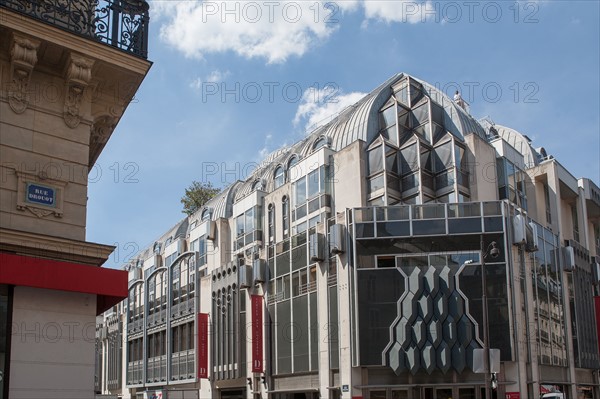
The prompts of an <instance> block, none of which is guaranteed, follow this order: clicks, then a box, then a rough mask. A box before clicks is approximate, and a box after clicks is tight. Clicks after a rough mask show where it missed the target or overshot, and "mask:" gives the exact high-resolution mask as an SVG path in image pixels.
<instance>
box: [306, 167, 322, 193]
mask: <svg viewBox="0 0 600 399" xmlns="http://www.w3.org/2000/svg"><path fill="white" fill-rule="evenodd" d="M318 192H319V169H317V170H313V171H312V172H310V173H309V174H308V198H312V197H313V196H314V195H316V194H317V193H318Z"/></svg>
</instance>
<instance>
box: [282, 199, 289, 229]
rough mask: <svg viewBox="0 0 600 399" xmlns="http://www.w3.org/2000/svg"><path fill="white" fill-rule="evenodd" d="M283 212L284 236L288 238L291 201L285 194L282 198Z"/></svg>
mask: <svg viewBox="0 0 600 399" xmlns="http://www.w3.org/2000/svg"><path fill="white" fill-rule="evenodd" d="M281 213H282V217H281V218H282V222H283V238H288V236H289V231H290V221H289V213H290V210H289V201H288V197H287V196H284V197H283V199H282V200H281Z"/></svg>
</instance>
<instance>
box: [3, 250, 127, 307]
mask: <svg viewBox="0 0 600 399" xmlns="http://www.w3.org/2000/svg"><path fill="white" fill-rule="evenodd" d="M0 284H10V285H17V286H18V285H20V286H25V287H34V288H46V289H51V290H58V291H70V292H81V293H86V294H96V295H97V301H96V314H101V313H102V312H104V311H105V310H108V309H110V308H111V307H112V306H114V305H116V304H117V303H119V302H121V301H122V300H123V299H125V298H127V272H126V271H124V270H115V269H106V268H102V267H96V266H90V265H83V264H79V263H72V262H62V261H58V260H52V259H43V258H33V257H30V256H21V255H13V254H8V253H0Z"/></svg>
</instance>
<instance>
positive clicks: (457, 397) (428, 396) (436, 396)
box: [369, 386, 485, 399]
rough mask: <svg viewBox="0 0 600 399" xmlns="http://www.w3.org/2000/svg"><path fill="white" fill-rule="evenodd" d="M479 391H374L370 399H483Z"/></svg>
mask: <svg viewBox="0 0 600 399" xmlns="http://www.w3.org/2000/svg"><path fill="white" fill-rule="evenodd" d="M477 393H478V390H477V389H476V388H475V387H474V386H473V387H469V386H467V387H464V386H463V387H452V386H447V387H414V388H407V389H395V388H392V389H373V390H371V391H369V399H482V398H485V396H484V395H483V393H480V396H477Z"/></svg>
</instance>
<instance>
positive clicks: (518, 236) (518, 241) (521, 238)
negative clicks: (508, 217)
mask: <svg viewBox="0 0 600 399" xmlns="http://www.w3.org/2000/svg"><path fill="white" fill-rule="evenodd" d="M526 224H527V222H526V220H525V216H523V215H521V214H517V215H515V216H514V217H513V221H512V225H513V244H514V245H523V244H525V243H526V242H527V237H526V233H525V225H526Z"/></svg>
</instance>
